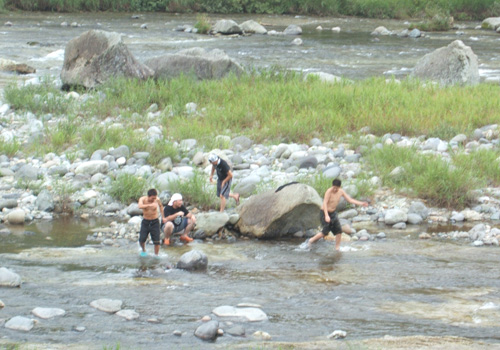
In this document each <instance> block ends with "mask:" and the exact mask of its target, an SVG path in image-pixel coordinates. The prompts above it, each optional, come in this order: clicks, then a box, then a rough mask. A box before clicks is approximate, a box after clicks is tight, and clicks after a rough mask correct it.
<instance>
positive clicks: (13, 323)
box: [5, 316, 35, 332]
mask: <svg viewBox="0 0 500 350" xmlns="http://www.w3.org/2000/svg"><path fill="white" fill-rule="evenodd" d="M34 326H35V320H33V319H31V318H27V317H22V316H15V317H12V318H11V319H10V320H8V321H7V323H5V328H8V329H13V330H15V331H24V332H29V331H31V330H32V329H33V327H34Z"/></svg>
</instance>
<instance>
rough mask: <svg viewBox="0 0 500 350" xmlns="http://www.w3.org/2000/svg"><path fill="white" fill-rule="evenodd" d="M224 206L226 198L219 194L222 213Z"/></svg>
mask: <svg viewBox="0 0 500 350" xmlns="http://www.w3.org/2000/svg"><path fill="white" fill-rule="evenodd" d="M225 208H226V198H225V197H224V195H222V194H221V195H220V210H219V211H220V212H221V213H223V212H224V209H225Z"/></svg>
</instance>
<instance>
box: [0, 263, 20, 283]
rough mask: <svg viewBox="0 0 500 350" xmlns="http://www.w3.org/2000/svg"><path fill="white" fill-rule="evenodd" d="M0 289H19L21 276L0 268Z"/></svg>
mask: <svg viewBox="0 0 500 350" xmlns="http://www.w3.org/2000/svg"><path fill="white" fill-rule="evenodd" d="M0 287H21V276H19V275H18V274H17V273H15V272H13V271H11V270H9V269H8V268H5V267H0Z"/></svg>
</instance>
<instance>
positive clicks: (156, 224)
mask: <svg viewBox="0 0 500 350" xmlns="http://www.w3.org/2000/svg"><path fill="white" fill-rule="evenodd" d="M208 161H209V162H210V163H211V164H212V169H211V172H210V182H212V181H213V175H214V173H215V172H217V177H218V179H217V196H218V197H219V198H220V211H221V212H223V211H224V209H225V206H226V200H227V199H228V198H229V197H231V198H234V199H235V201H236V204H237V205H238V204H239V199H240V195H239V194H238V193H235V194H233V193H231V183H232V179H233V174H232V172H231V169H230V167H229V164H228V163H227V162H226V161H225V160H223V159H221V158H220V157H219V156H217V155H215V154H210V155H209V157H208ZM341 185H342V183H341V181H340V180H338V179H335V180H333V181H332V186H331V187H330V188H329V189H328V190H327V191H326V192H325V196H324V199H323V205H322V206H321V210H320V221H321V225H322V229H321V231H320V232H318V233H317V234H316V235H315V236H313V237H311V238H310V239H308V240H307V241H306V242H305V244H306V246H307V247H310V245H311V244H312V243H314V242H316V241H317V240H319V239H321V238H324V237H325V236H326V235H328V233H329V232H332V233H333V234H334V235H335V249H336V250H340V242H341V235H342V231H344V232H346V233H350V228H349V227H348V226H344V227H342V226H341V225H340V221H339V219H338V216H337V211H336V210H337V206H338V205H339V203H340V200H341V199H342V198H344V199H345V200H346V201H347V202H348V203H351V204H355V205H360V206H364V207H366V206H368V203H367V202H363V201H358V200H356V199H353V198H351V197H350V196H349V195H348V194H347V193H346V192H345V191H344V190H343V189H342V188H341ZM139 209H142V211H143V220H142V223H141V231H140V234H139V244H140V246H141V248H142V252H141V255H142V256H145V255H147V253H146V247H145V244H146V240H147V238H148V235H151V240H152V241H153V244H154V253H155V256H158V254H159V251H160V243H161V239H160V221H159V220H158V219H159V216H158V210H159V211H160V212H161V213H163V217H162V219H161V223H162V224H161V229H162V230H163V232H164V234H165V238H164V240H163V244H164V245H170V238H171V236H172V234H174V233H180V234H181V235H180V240H181V241H183V242H186V243H189V242H191V241H193V239H192V238H191V237H190V236H189V234H190V233H191V231H192V230H193V228H194V226H195V225H196V217H195V216H194V215H193V213H190V212H189V211H188V210H187V209H186V207H185V206H184V203H183V201H182V195H181V194H179V193H174V194H173V195H172V197H171V198H170V201H169V202H168V205H166V206H165V208H164V207H163V205H162V203H161V201H160V199H159V198H158V192H157V191H156V190H155V189H150V190H149V191H148V193H147V196H144V197H141V198H140V199H139Z"/></svg>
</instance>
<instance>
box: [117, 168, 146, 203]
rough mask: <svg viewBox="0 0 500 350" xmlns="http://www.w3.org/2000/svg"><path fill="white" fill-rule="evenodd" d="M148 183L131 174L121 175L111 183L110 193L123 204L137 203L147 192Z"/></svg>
mask: <svg viewBox="0 0 500 350" xmlns="http://www.w3.org/2000/svg"><path fill="white" fill-rule="evenodd" d="M146 186H147V181H146V179H143V178H141V177H137V176H134V175H131V174H120V175H118V177H117V178H116V179H115V180H114V181H112V182H111V185H110V187H109V190H108V193H109V195H110V196H112V197H113V198H115V199H117V200H119V201H120V202H122V203H126V204H130V203H132V202H136V201H138V200H139V198H140V197H141V196H142V195H143V194H144V192H145V191H146Z"/></svg>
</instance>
